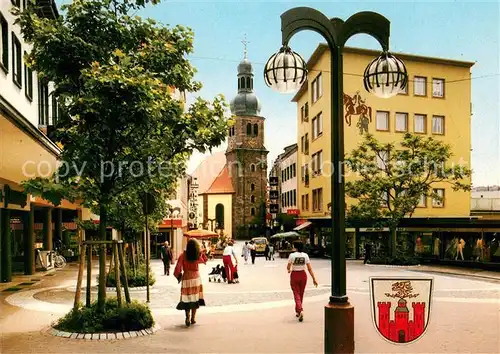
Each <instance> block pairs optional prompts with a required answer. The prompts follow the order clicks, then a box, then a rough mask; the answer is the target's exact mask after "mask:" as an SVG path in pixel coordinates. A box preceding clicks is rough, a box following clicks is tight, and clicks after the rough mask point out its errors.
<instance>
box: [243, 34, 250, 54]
mask: <svg viewBox="0 0 500 354" xmlns="http://www.w3.org/2000/svg"><path fill="white" fill-rule="evenodd" d="M241 43H243V47H244V49H243V59H248V56H247V55H248V48H247V44H248V43H250V42H249V41H247V34H246V33H245V36H244V37H243V40H242V41H241Z"/></svg>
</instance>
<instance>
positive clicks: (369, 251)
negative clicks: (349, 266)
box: [363, 241, 372, 264]
mask: <svg viewBox="0 0 500 354" xmlns="http://www.w3.org/2000/svg"><path fill="white" fill-rule="evenodd" d="M371 260H372V244H371V243H370V242H368V241H367V242H366V243H365V260H364V262H363V264H366V262H368V261H370V262H371Z"/></svg>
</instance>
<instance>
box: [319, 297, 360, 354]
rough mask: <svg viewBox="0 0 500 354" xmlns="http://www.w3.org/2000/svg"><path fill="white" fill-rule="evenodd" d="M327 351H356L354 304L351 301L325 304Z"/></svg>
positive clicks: (349, 352)
mask: <svg viewBox="0 0 500 354" xmlns="http://www.w3.org/2000/svg"><path fill="white" fill-rule="evenodd" d="M325 353H328V354H330V353H332V354H337V353H342V354H351V353H354V306H352V305H351V304H349V302H343V303H328V305H326V306H325Z"/></svg>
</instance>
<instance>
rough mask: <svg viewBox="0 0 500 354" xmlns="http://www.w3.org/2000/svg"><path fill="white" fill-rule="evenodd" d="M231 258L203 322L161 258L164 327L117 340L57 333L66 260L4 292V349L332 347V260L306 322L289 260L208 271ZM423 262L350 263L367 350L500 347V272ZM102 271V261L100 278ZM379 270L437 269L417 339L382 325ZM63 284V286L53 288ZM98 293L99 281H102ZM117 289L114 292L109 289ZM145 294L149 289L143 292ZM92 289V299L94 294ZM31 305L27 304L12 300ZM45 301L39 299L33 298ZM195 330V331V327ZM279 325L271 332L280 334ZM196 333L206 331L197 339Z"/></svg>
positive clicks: (157, 295)
mask: <svg viewBox="0 0 500 354" xmlns="http://www.w3.org/2000/svg"><path fill="white" fill-rule="evenodd" d="M220 263H221V261H211V262H209V264H208V265H207V266H203V267H202V268H201V274H202V278H203V284H204V291H205V297H206V299H207V305H208V306H207V307H206V308H202V309H201V310H200V313H199V318H198V324H197V325H195V326H193V327H192V328H184V326H183V314H182V312H180V311H175V309H174V307H175V305H176V303H177V300H178V297H179V285H178V284H177V281H176V280H175V279H174V278H173V277H172V276H170V277H167V276H163V275H162V274H161V272H162V264H161V263H160V262H159V261H153V263H152V268H153V270H154V271H155V274H156V279H157V282H156V284H155V285H154V286H153V287H152V288H151V302H150V306H151V308H152V309H153V313H154V314H155V319H156V321H157V322H158V324H159V325H160V326H161V327H162V329H161V330H160V331H159V332H158V333H156V334H155V335H153V336H150V337H148V338H138V339H133V340H125V341H121V342H114V343H109V342H106V343H101V342H88V341H74V340H68V339H62V338H57V337H53V336H51V335H49V334H48V333H47V329H48V328H49V327H48V326H49V325H50V323H51V322H52V321H54V320H56V319H57V318H58V317H60V316H61V314H62V313H64V312H66V311H67V309H69V308H70V307H71V304H72V302H73V291H74V290H73V289H74V286H75V279H76V268H75V267H66V268H65V269H63V270H61V271H58V272H57V274H56V275H55V276H53V277H42V278H44V279H43V281H40V282H39V283H36V284H34V285H32V286H31V287H30V288H28V289H27V290H23V291H20V292H17V293H14V294H6V293H5V292H0V299H1V300H2V304H1V305H0V311H1V315H0V329H1V332H2V337H1V348H2V352H5V353H25V352H35V351H36V352H44V351H48V352H52V353H73V352H82V353H83V352H86V353H89V352H96V353H97V352H99V353H111V352H120V353H133V352H145V353H150V352H151V353H155V352H171V353H193V352H195V353H199V352H203V353H213V352H219V353H220V352H224V353H232V352H240V353H249V352H253V353H264V352H267V353H276V352H279V353H292V352H293V353H296V352H322V351H323V347H322V346H323V321H324V320H323V311H324V310H323V308H324V305H325V303H326V302H327V300H328V294H329V281H330V262H329V261H328V260H313V268H314V270H315V272H316V274H317V278H318V281H319V282H320V284H321V285H320V287H319V288H317V289H315V288H314V287H312V286H311V284H310V283H312V282H311V281H309V284H308V288H307V290H306V299H305V311H306V319H305V321H304V322H303V323H298V322H297V321H296V318H295V316H294V315H293V301H292V296H291V292H290V290H289V283H288V276H287V274H286V261H285V260H279V259H277V260H276V261H274V262H273V261H267V262H266V261H265V260H264V258H258V259H257V261H256V264H255V265H245V264H241V261H240V265H239V267H238V271H239V273H240V280H241V283H240V284H235V285H229V284H224V283H215V284H214V283H209V282H208V279H207V274H208V272H209V271H210V270H211V267H213V266H215V265H216V264H220ZM428 271H432V269H429V268H425V269H424V268H423V267H408V268H388V267H378V266H364V265H363V264H362V263H360V262H348V294H349V297H350V301H351V303H352V304H353V305H354V306H355V320H356V322H355V323H356V351H357V352H359V353H456V352H463V353H466V352H467V353H499V352H500V281H499V282H494V281H493V280H490V281H485V280H484V279H474V278H471V277H459V276H456V275H454V276H449V275H445V274H436V273H427V272H428ZM96 275H97V270H93V277H94V278H95V276H96ZM370 276H409V277H415V276H432V277H433V278H434V280H435V284H434V285H435V287H434V289H435V290H434V298H433V300H434V301H433V305H432V314H431V320H430V322H429V327H428V331H427V333H426V334H425V335H424V336H423V337H422V338H421V339H420V340H418V341H417V342H415V343H413V344H410V345H405V346H395V345H392V344H390V343H387V342H386V341H385V340H383V339H382V338H381V337H380V336H379V335H378V333H377V331H376V329H375V328H374V326H373V324H372V318H371V309H370V298H369V285H368V279H369V277H370ZM53 287H58V288H53ZM91 290H92V291H93V294H94V296H95V294H96V288H95V284H93V285H92V289H91ZM112 293H113V292H111V291H108V294H112ZM131 295H132V297H133V298H137V299H139V300H145V291H133V292H132V293H131ZM84 296H85V295H84V292H82V300H83V299H84ZM13 299H14V300H15V299H18V300H19V299H20V300H19V302H18V304H20V306H23V307H28V308H30V307H29V306H34V307H31V310H26V309H23V308H20V307H16V306H11V305H10V304H11V303H13V302H15V301H14V300H13ZM33 301H35V302H33ZM188 332H193V333H189V334H188ZM270 334H271V335H270ZM192 338H193V339H194V338H196V339H195V340H192Z"/></svg>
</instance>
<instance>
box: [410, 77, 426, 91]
mask: <svg viewBox="0 0 500 354" xmlns="http://www.w3.org/2000/svg"><path fill="white" fill-rule="evenodd" d="M413 94H414V95H415V96H427V78H426V77H422V76H415V79H414V81H413Z"/></svg>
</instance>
